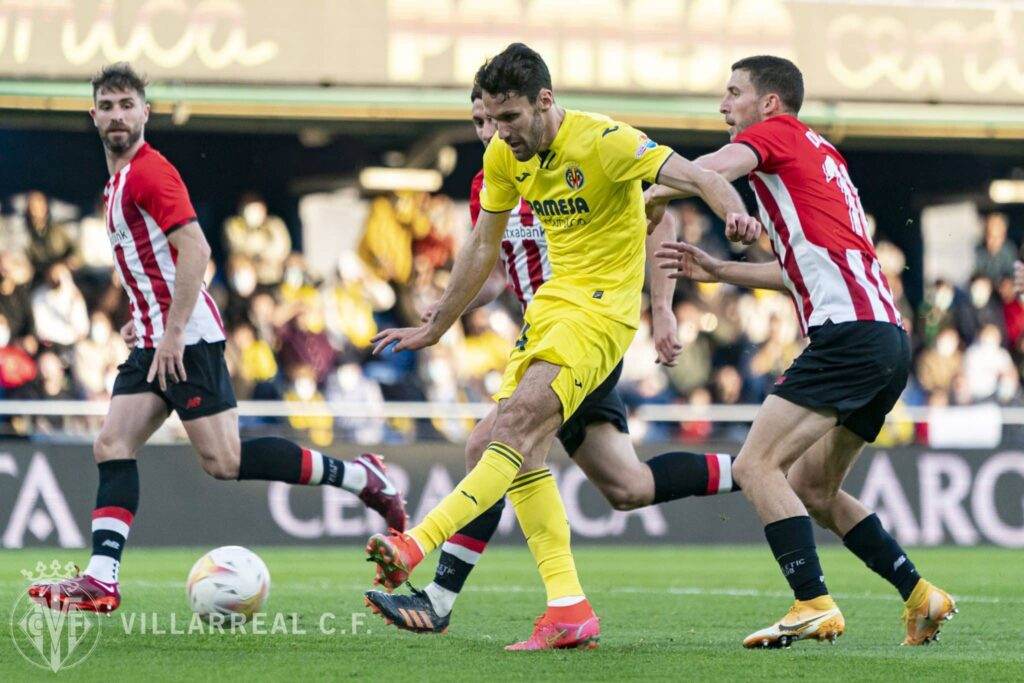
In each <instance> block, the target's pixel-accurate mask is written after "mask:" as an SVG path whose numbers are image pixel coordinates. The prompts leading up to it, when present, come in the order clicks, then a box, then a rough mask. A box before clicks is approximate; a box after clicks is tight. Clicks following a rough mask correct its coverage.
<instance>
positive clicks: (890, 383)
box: [772, 321, 910, 443]
mask: <svg viewBox="0 0 1024 683" xmlns="http://www.w3.org/2000/svg"><path fill="white" fill-rule="evenodd" d="M810 339H811V343H810V346H808V347H807V349H806V350H805V351H804V352H803V353H801V354H800V355H799V356H798V357H797V359H796V360H795V361H793V364H792V365H790V366H789V369H787V370H786V372H785V374H783V375H782V376H781V377H779V379H778V380H776V382H775V387H774V388H773V389H772V393H773V394H775V395H776V396H780V397H782V398H784V399H786V400H787V401H792V402H793V403H796V404H797V405H801V406H804V407H807V408H831V409H832V410H835V411H836V421H837V423H838V424H841V425H843V426H844V427H846V428H847V429H849V430H850V431H851V432H853V433H854V434H856V435H857V436H859V437H860V438H862V439H864V440H865V441H867V442H869V443H870V442H872V441H874V440H875V438H876V437H877V436H878V432H879V431H881V429H882V424H883V423H884V422H885V416H886V415H888V414H889V411H890V410H892V407H893V406H894V405H896V401H897V400H899V397H900V394H902V393H903V388H904V387H905V386H906V385H907V377H908V376H909V374H910V342H909V340H908V339H907V333H906V332H904V331H903V328H901V327H898V326H896V325H892V324H890V323H883V322H871V321H853V322H846V323H839V324H835V323H833V322H831V321H829V322H826V323H825V324H824V325H820V326H818V327H814V328H811V331H810Z"/></svg>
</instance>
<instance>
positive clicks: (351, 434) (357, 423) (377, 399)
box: [324, 363, 386, 444]
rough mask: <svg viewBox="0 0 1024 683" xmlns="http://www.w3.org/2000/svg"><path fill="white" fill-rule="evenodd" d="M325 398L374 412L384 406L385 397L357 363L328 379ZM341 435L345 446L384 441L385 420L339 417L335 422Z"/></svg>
mask: <svg viewBox="0 0 1024 683" xmlns="http://www.w3.org/2000/svg"><path fill="white" fill-rule="evenodd" d="M324 395H325V396H326V398H327V400H328V401H339V402H342V403H357V404H359V405H361V406H364V407H367V408H372V407H377V406H382V405H384V394H383V392H381V390H380V385H379V384H377V383H376V382H375V381H373V380H372V379H370V378H369V377H367V376H366V375H365V374H363V368H362V366H360V365H359V364H358V363H344V364H342V365H340V366H338V369H337V370H336V371H335V372H333V373H331V376H330V377H329V378H328V379H327V387H326V389H325V390H324ZM336 429H337V432H338V434H339V435H340V436H341V438H342V439H344V440H345V441H346V442H355V443H359V444H376V443H381V442H383V441H384V439H385V434H386V430H385V422H384V420H383V419H379V420H378V419H372V418H363V417H359V418H354V417H339V418H337V421H336Z"/></svg>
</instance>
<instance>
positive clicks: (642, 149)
mask: <svg viewBox="0 0 1024 683" xmlns="http://www.w3.org/2000/svg"><path fill="white" fill-rule="evenodd" d="M637 141H638V142H639V143H640V146H639V147H637V148H636V158H637V159H639V158H640V157H642V156H643V155H645V154H647V150H649V149H654V148H655V147H657V146H658V143H657V142H655V141H654V140H651V139H650V138H648V137H647V136H646V135H644V134H643V133H640V137H639V138H637Z"/></svg>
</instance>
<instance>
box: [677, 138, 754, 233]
mask: <svg viewBox="0 0 1024 683" xmlns="http://www.w3.org/2000/svg"><path fill="white" fill-rule="evenodd" d="M751 154H753V152H751ZM657 181H658V182H657V184H658V185H667V186H668V187H671V188H673V189H676V190H681V191H683V192H688V193H691V194H697V195H700V197H701V199H703V200H704V201H705V202H707V205H708V206H709V207H711V210H712V211H714V212H715V213H716V214H718V216H719V218H721V219H723V220H724V221H725V235H726V237H728V238H729V239H730V240H733V241H735V242H743V243H744V244H751V243H752V242H753V241H754V240H756V239H757V238H758V236H759V235H760V234H761V224H760V223H758V222H757V219H755V218H753V217H751V216H750V215H748V214H747V207H746V205H745V204H744V203H743V198H742V197H740V194H739V192H737V191H736V188H734V187H733V186H732V184H731V183H730V182H729V180H727V179H726V177H725V176H723V175H721V174H720V173H718V172H717V171H712V170H708V169H706V168H704V167H702V166H698V165H697V164H695V163H693V162H692V161H689V160H687V159H686V158H684V157H682V156H680V155H679V154H673V155H672V156H671V157H669V159H668V161H666V162H665V164H664V166H662V167H661V171H660V172H659V173H658V178H657Z"/></svg>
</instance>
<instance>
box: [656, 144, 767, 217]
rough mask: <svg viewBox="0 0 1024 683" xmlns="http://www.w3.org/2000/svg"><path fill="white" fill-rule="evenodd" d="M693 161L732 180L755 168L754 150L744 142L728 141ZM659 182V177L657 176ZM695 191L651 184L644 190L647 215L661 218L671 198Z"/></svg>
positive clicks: (691, 194)
mask: <svg viewBox="0 0 1024 683" xmlns="http://www.w3.org/2000/svg"><path fill="white" fill-rule="evenodd" d="M693 163H694V164H696V165H697V166H700V167H701V168H705V169H707V170H709V171H714V172H715V173H718V174H719V175H721V176H723V177H724V178H725V179H726V180H728V181H730V182H732V181H733V180H736V179H737V178H742V177H744V176H746V175H747V174H749V173H750V172H751V171H753V170H754V169H755V168H757V155H756V154H754V150H752V149H750V148H749V147H747V146H746V145H744V144H740V143H730V144H728V145H726V146H725V147H722V148H721V149H719V150H718V151H716V152H712V153H711V154H705V155H704V156H702V157H697V158H696V159H694V160H693ZM658 181H659V183H660V182H661V178H660V177H659V178H658ZM694 194H696V192H693V191H690V190H687V189H677V188H675V187H668V186H667V185H665V184H657V185H651V186H650V187H649V188H647V191H646V192H644V199H645V200H646V202H647V217H648V219H650V220H651V221H653V222H654V223H657V222H658V221H660V220H661V216H662V215H663V214H664V212H665V206H666V205H667V204H668V202H669V201H670V200H672V199H679V198H681V197H691V196H693V195H694Z"/></svg>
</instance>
